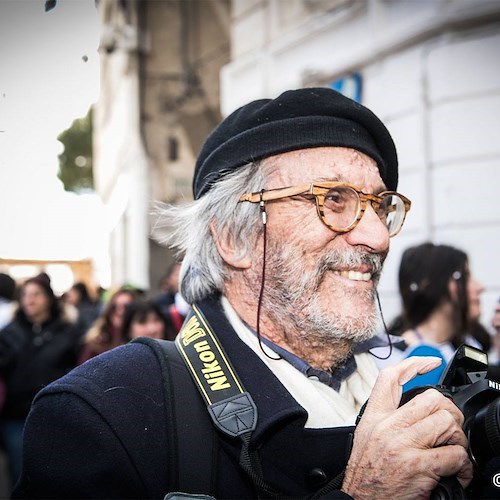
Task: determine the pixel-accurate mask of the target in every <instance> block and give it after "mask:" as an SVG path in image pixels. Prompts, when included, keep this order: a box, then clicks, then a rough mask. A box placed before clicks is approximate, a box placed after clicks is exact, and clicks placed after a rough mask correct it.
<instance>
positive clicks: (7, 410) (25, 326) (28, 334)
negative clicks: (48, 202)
mask: <svg viewBox="0 0 500 500" xmlns="http://www.w3.org/2000/svg"><path fill="white" fill-rule="evenodd" d="M80 334H81V333H80V331H79V329H78V326H77V325H76V324H75V323H72V322H70V321H68V320H67V318H66V317H65V316H64V314H63V312H62V308H61V304H60V302H59V300H58V298H57V297H56V296H55V295H54V292H53V290H52V288H51V287H50V284H49V282H48V281H47V280H46V279H44V277H43V276H38V277H35V278H31V279H28V280H27V281H26V282H25V283H24V284H23V285H22V286H21V290H20V307H19V309H18V311H17V312H16V314H15V316H14V319H13V321H12V322H11V323H9V324H8V325H7V326H6V327H5V328H4V329H3V330H2V331H1V332H0V375H1V376H2V377H3V379H4V380H5V384H6V398H5V403H4V406H3V409H2V413H1V421H0V429H1V433H2V438H3V442H4V445H5V448H6V451H7V455H8V461H9V470H10V479H11V485H12V486H13V485H14V483H15V481H16V479H17V478H18V476H19V473H20V471H21V450H22V435H23V426H24V421H25V419H26V417H27V415H28V412H29V409H30V406H31V402H32V400H33V398H34V397H35V395H36V393H37V392H38V391H39V390H40V389H42V387H45V386H46V385H48V384H49V383H50V382H53V381H54V380H56V379H58V378H59V377H62V376H63V375H65V374H66V373H68V372H69V371H70V370H71V369H72V368H74V367H75V366H76V364H77V354H78V341H79V338H80Z"/></svg>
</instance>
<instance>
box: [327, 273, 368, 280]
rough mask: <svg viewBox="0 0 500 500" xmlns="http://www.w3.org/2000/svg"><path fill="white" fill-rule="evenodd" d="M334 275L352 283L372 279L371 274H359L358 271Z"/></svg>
mask: <svg viewBox="0 0 500 500" xmlns="http://www.w3.org/2000/svg"><path fill="white" fill-rule="evenodd" d="M336 274H339V275H340V276H343V277H344V278H348V279H350V280H353V281H370V280H371V278H372V275H371V273H361V272H359V271H340V272H339V271H336Z"/></svg>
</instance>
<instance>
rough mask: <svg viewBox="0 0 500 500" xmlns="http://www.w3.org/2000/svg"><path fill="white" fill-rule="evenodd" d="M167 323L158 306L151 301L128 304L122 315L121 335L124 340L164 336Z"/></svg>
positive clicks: (161, 337)
mask: <svg viewBox="0 0 500 500" xmlns="http://www.w3.org/2000/svg"><path fill="white" fill-rule="evenodd" d="M166 330H167V323H166V321H165V318H164V316H163V314H162V312H161V310H160V307H159V306H158V305H157V304H155V303H154V302H151V301H137V302H133V303H132V304H129V305H128V306H127V308H126V309H125V315H124V316H123V324H122V335H123V337H124V338H125V339H126V340H132V339H136V338H137V337H151V338H154V339H165V338H166Z"/></svg>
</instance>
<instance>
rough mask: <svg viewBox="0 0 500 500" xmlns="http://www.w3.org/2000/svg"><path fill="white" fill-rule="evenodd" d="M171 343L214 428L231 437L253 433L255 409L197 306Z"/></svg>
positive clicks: (255, 416) (255, 422)
mask: <svg viewBox="0 0 500 500" xmlns="http://www.w3.org/2000/svg"><path fill="white" fill-rule="evenodd" d="M175 343H176V345H177V349H178V350H179V352H180V353H181V356H182V358H183V359H184V361H185V363H186V365H187V367H188V368H189V372H190V373H191V376H192V377H193V380H194V381H195V383H196V386H197V387H198V389H199V391H200V393H201V395H202V397H203V399H204V400H205V403H206V405H207V407H208V411H209V413H210V416H211V417H212V420H213V421H214V423H215V425H216V427H217V428H219V429H220V430H221V431H222V432H224V433H225V434H228V435H230V436H233V437H236V436H241V435H242V434H244V433H246V432H251V431H253V430H254V429H255V426H256V424H257V408H256V406H255V404H254V402H253V400H252V397H251V396H250V394H249V393H248V392H246V391H245V390H244V388H243V385H242V384H241V382H240V381H239V380H238V377H237V375H236V372H235V371H234V369H233V367H232V366H231V364H230V362H229V359H228V358H227V356H226V355H225V353H224V351H223V349H222V346H221V345H220V344H219V342H218V340H217V337H216V336H215V334H214V333H213V332H212V330H211V329H210V327H209V325H208V323H207V322H206V321H205V318H204V317H203V315H202V314H201V312H200V310H199V309H198V308H197V306H193V308H192V309H191V311H190V313H189V315H188V317H187V318H186V321H185V322H184V326H183V327H182V330H181V331H180V332H179V334H178V335H177V337H176V339H175Z"/></svg>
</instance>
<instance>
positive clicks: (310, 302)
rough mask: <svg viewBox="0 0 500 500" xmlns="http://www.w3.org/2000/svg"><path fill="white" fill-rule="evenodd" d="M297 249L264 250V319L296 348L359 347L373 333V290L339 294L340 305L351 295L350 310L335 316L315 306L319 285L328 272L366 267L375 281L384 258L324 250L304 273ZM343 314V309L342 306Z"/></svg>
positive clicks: (273, 246) (318, 303) (318, 300)
mask: <svg viewBox="0 0 500 500" xmlns="http://www.w3.org/2000/svg"><path fill="white" fill-rule="evenodd" d="M301 255H302V252H301V249H300V248H299V249H298V248H297V247H293V248H291V247H287V246H284V245H280V246H278V245H276V244H270V245H269V248H268V251H267V262H266V283H267V286H265V288H264V297H263V302H262V305H263V307H264V308H265V309H266V313H267V315H268V316H269V317H270V318H271V319H272V320H273V321H274V322H275V323H276V324H278V325H283V326H284V330H285V332H287V333H292V331H293V335H295V336H296V338H299V339H300V342H301V343H302V344H308V345H310V346H316V347H318V346H321V345H329V344H332V343H336V342H339V341H349V342H355V343H358V342H362V341H364V340H367V339H369V338H371V337H372V336H373V335H374V334H375V333H376V331H377V326H378V313H377V310H376V306H375V293H376V292H375V288H372V289H371V290H365V291H361V292H360V291H356V292H354V291H352V290H344V295H343V299H344V302H345V301H347V300H349V295H351V298H350V300H351V302H352V307H350V308H349V311H352V313H350V314H347V313H346V311H345V310H344V311H340V312H336V311H334V310H332V309H331V308H328V309H326V308H325V306H324V304H323V303H322V301H321V293H326V292H324V291H323V292H321V291H320V285H321V283H322V281H323V279H324V277H325V275H326V273H327V272H332V270H333V269H336V268H337V269H338V268H345V267H349V266H351V267H356V266H359V265H361V264H369V265H371V266H372V279H373V281H374V284H375V285H376V283H377V282H378V279H379V276H380V271H381V268H382V263H383V260H384V258H385V256H383V255H379V254H369V253H367V252H358V251H354V250H352V251H349V250H344V251H342V252H339V251H336V250H334V251H329V252H326V253H325V254H324V255H323V256H321V257H320V258H319V260H318V262H317V263H316V265H315V267H314V268H313V269H306V267H305V265H304V263H303V260H302V258H301V257H300V256H301ZM344 309H345V306H344Z"/></svg>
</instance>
